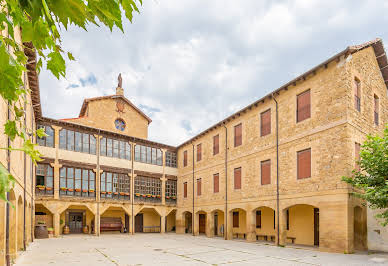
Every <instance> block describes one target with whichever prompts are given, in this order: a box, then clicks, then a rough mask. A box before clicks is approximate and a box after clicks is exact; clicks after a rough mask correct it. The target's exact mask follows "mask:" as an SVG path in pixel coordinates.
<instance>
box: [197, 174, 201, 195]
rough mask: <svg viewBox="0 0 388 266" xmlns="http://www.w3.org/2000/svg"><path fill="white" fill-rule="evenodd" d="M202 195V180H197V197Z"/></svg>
mask: <svg viewBox="0 0 388 266" xmlns="http://www.w3.org/2000/svg"><path fill="white" fill-rule="evenodd" d="M201 194H202V180H201V178H198V179H197V196H201Z"/></svg>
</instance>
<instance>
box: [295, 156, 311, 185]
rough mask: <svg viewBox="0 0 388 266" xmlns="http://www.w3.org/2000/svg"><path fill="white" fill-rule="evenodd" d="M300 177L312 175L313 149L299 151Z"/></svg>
mask: <svg viewBox="0 0 388 266" xmlns="http://www.w3.org/2000/svg"><path fill="white" fill-rule="evenodd" d="M297 157H298V159H297V160H298V166H297V168H298V170H297V171H298V179H303V178H308V177H311V149H306V150H303V151H298V153H297Z"/></svg>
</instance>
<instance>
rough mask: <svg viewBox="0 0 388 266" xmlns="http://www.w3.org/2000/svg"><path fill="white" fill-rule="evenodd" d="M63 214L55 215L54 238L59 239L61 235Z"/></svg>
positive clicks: (57, 213) (56, 213)
mask: <svg viewBox="0 0 388 266" xmlns="http://www.w3.org/2000/svg"><path fill="white" fill-rule="evenodd" d="M60 220H61V214H60V213H59V212H55V213H54V236H55V237H58V236H59V235H60V234H61V223H60Z"/></svg>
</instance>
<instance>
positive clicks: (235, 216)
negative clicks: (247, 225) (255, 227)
mask: <svg viewBox="0 0 388 266" xmlns="http://www.w3.org/2000/svg"><path fill="white" fill-rule="evenodd" d="M239 218H240V217H239V212H233V227H234V228H238V227H240V219H239Z"/></svg>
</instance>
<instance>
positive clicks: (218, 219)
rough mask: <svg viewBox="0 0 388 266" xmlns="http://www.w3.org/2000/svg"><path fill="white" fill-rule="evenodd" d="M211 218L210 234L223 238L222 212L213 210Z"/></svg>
mask: <svg viewBox="0 0 388 266" xmlns="http://www.w3.org/2000/svg"><path fill="white" fill-rule="evenodd" d="M211 215H212V217H213V222H212V225H213V228H212V229H211V231H212V232H211V234H212V235H214V236H220V237H223V236H224V232H225V225H224V219H225V218H224V212H223V211H221V210H214V211H212V213H211Z"/></svg>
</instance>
